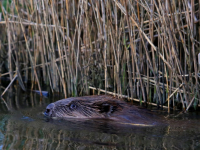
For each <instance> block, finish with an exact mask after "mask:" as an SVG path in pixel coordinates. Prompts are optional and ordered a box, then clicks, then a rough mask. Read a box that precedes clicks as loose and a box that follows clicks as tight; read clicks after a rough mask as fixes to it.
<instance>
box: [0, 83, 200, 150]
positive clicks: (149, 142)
mask: <svg viewBox="0 0 200 150" xmlns="http://www.w3.org/2000/svg"><path fill="white" fill-rule="evenodd" d="M4 99H5V102H4V101H3V100H1V104H0V149H36V150H38V149H39V150H40V149H41V150H43V149H87V150H88V149H199V148H200V134H199V133H200V123H199V118H198V116H199V115H193V114H191V115H190V114H189V115H187V116H184V117H180V118H177V119H174V118H171V119H169V120H168V121H167V120H166V124H165V125H163V124H161V125H158V126H153V127H139V126H131V125H123V124H120V123H117V122H112V121H108V120H62V119H60V120H51V119H47V118H45V117H44V116H43V112H44V110H45V108H46V106H47V105H48V104H49V103H51V102H54V101H56V100H58V98H57V97H51V96H50V98H44V97H42V98H41V97H40V96H39V95H38V94H36V93H23V92H22V91H21V90H20V88H19V87H17V86H15V87H14V89H13V90H12V89H10V90H9V91H8V93H6V95H5V96H4ZM190 116H192V117H190ZM189 118H192V119H189Z"/></svg>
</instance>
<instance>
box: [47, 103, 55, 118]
mask: <svg viewBox="0 0 200 150" xmlns="http://www.w3.org/2000/svg"><path fill="white" fill-rule="evenodd" d="M54 107H55V104H54V103H51V104H49V105H48V106H47V107H46V111H45V113H44V114H45V115H46V116H51V114H52V110H53V109H54Z"/></svg>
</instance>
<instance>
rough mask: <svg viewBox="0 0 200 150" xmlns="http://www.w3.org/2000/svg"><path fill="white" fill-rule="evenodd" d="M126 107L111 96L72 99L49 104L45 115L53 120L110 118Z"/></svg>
mask: <svg viewBox="0 0 200 150" xmlns="http://www.w3.org/2000/svg"><path fill="white" fill-rule="evenodd" d="M125 106H126V105H124V102H123V101H120V100H116V99H114V98H113V97H111V96H105V95H100V96H84V97H71V98H67V99H62V100H59V101H57V102H55V103H51V104H49V105H48V106H47V107H46V111H45V113H44V115H45V116H48V117H51V118H108V117H111V116H112V114H114V113H119V112H121V111H122V110H123V108H124V107H125Z"/></svg>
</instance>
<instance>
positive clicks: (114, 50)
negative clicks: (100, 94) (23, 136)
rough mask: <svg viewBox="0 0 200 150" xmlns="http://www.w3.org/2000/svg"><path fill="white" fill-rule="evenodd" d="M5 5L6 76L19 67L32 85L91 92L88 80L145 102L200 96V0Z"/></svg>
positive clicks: (194, 100)
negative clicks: (199, 55) (199, 56)
mask: <svg viewBox="0 0 200 150" xmlns="http://www.w3.org/2000/svg"><path fill="white" fill-rule="evenodd" d="M0 6H1V10H2V13H1V17H0V18H1V20H0V25H1V27H2V29H3V31H0V32H2V35H1V36H0V47H1V52H0V56H1V57H0V58H1V64H0V69H1V76H3V75H9V77H10V80H11V81H12V79H13V74H14V73H15V72H17V75H18V77H23V78H24V80H23V81H24V83H25V84H26V83H27V82H28V80H31V81H32V88H33V87H34V85H35V84H36V85H37V88H38V89H39V90H42V89H41V84H43V83H45V84H47V85H49V86H50V87H51V90H52V92H54V91H58V90H59V88H60V86H61V89H62V91H63V93H64V94H65V97H67V96H68V95H73V96H77V95H84V94H89V86H90V87H95V88H98V89H104V90H105V92H107V91H109V92H113V93H116V94H117V95H118V96H119V95H127V96H128V97H130V98H131V99H133V98H137V99H139V100H140V101H142V100H143V101H144V102H145V103H146V102H155V103H156V104H158V105H161V106H163V105H165V104H166V103H167V101H168V108H169V107H170V105H171V106H173V107H175V106H177V105H178V104H179V103H181V104H182V108H183V109H185V110H186V109H187V110H188V108H189V107H190V106H195V107H196V106H197V105H198V103H199V69H200V67H199V66H200V65H199V60H200V58H198V54H199V51H200V50H199V44H200V42H199V41H200V28H199V16H200V9H199V6H200V1H197V0H195V1H185V0H179V1H175V0H171V1H170V0H166V1H157V0H120V1H116V0H110V1H106V0H99V1H97V0H75V1H71V0H65V1H63V0H60V1H54V0H49V1H44V0H40V1H39V0H14V1H12V2H10V3H9V2H8V1H7V6H5V4H3V2H0ZM198 59H199V60H198ZM2 60H3V61H2ZM93 89H94V88H93ZM94 92H95V91H94ZM192 104H193V105H192Z"/></svg>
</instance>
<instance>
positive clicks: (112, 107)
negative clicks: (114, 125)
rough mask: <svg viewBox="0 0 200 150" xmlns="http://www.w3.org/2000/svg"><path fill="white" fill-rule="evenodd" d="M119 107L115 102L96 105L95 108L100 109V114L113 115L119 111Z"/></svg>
mask: <svg viewBox="0 0 200 150" xmlns="http://www.w3.org/2000/svg"><path fill="white" fill-rule="evenodd" d="M118 106H119V105H117V104H116V103H113V102H112V103H110V102H103V103H99V102H98V103H95V107H96V108H98V109H99V112H100V113H113V112H114V111H116V110H117V109H118Z"/></svg>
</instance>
